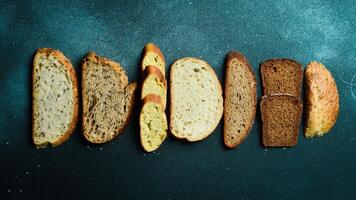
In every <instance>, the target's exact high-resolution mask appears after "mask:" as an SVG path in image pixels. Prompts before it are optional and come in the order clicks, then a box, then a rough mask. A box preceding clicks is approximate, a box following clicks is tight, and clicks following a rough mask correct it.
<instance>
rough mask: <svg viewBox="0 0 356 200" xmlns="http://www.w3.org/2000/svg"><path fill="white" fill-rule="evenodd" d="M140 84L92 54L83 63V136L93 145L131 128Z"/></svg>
mask: <svg viewBox="0 0 356 200" xmlns="http://www.w3.org/2000/svg"><path fill="white" fill-rule="evenodd" d="M136 86H137V84H136V83H135V82H133V83H130V84H129V83H128V77H127V75H126V73H125V70H124V69H123V68H122V67H121V65H120V64H119V63H116V62H114V61H112V60H109V59H107V58H104V57H101V56H98V55H96V54H95V53H88V54H87V56H86V57H85V58H84V59H83V62H82V96H83V134H84V136H85V138H86V139H87V140H88V141H90V142H92V143H104V142H108V141H111V140H112V139H114V138H115V137H116V136H118V135H119V134H120V133H121V132H123V130H124V128H125V127H126V126H127V124H128V122H129V118H130V115H131V113H132V110H133V106H134V92H135V89H136Z"/></svg>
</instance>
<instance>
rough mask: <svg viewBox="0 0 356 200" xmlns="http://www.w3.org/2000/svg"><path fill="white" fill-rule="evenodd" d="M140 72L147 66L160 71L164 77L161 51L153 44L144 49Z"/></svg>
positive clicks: (163, 61) (163, 60) (163, 62)
mask: <svg viewBox="0 0 356 200" xmlns="http://www.w3.org/2000/svg"><path fill="white" fill-rule="evenodd" d="M141 65H142V71H144V70H145V68H146V67H147V66H149V65H151V66H156V67H157V68H158V69H159V70H161V72H162V74H163V76H165V74H166V72H165V59H164V56H163V53H162V52H161V50H160V49H159V48H158V47H157V46H156V45H155V44H153V43H148V44H147V45H146V46H145V48H144V55H143V58H142V63H141Z"/></svg>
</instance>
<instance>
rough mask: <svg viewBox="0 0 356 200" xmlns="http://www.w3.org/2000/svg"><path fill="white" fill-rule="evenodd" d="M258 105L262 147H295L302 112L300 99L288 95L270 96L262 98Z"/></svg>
mask: <svg viewBox="0 0 356 200" xmlns="http://www.w3.org/2000/svg"><path fill="white" fill-rule="evenodd" d="M260 104H261V116H262V138H263V140H262V141H263V145H264V146H266V147H292V146H295V145H296V144H297V141H298V132H299V125H300V120H301V117H302V112H303V104H302V101H301V99H300V98H299V97H295V96H291V95H289V94H271V95H267V96H263V97H262V100H261V102H260Z"/></svg>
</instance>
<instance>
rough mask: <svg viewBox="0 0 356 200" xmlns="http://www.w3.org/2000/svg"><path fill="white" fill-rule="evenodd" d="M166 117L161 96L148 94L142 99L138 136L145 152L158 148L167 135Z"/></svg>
mask: <svg viewBox="0 0 356 200" xmlns="http://www.w3.org/2000/svg"><path fill="white" fill-rule="evenodd" d="M167 129H168V125H167V117H166V113H165V112H164V110H163V107H162V102H161V97H159V96H157V95H154V94H149V95H147V96H146V97H145V98H144V99H143V106H142V109H141V113H140V137H141V144H142V147H143V148H144V149H145V151H147V152H152V151H154V150H156V149H158V148H159V147H160V146H161V144H162V143H163V141H164V140H165V139H166V137H167Z"/></svg>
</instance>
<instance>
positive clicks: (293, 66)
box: [261, 58, 303, 97]
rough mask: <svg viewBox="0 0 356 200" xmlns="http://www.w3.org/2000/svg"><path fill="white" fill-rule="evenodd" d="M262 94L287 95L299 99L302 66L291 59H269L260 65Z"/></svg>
mask: <svg viewBox="0 0 356 200" xmlns="http://www.w3.org/2000/svg"><path fill="white" fill-rule="evenodd" d="M261 75H262V84H263V94H264V95H269V94H276V93H287V94H291V95H292V96H296V97H300V95H301V86H302V81H303V70H302V65H301V64H299V63H298V62H296V61H294V60H291V59H286V58H282V59H270V60H266V61H264V62H263V63H262V64H261Z"/></svg>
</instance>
